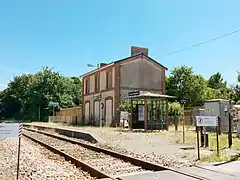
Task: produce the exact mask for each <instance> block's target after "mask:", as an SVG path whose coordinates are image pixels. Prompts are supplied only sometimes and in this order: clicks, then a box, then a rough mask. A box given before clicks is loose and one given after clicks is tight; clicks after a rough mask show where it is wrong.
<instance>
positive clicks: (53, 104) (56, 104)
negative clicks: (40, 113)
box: [48, 101, 59, 106]
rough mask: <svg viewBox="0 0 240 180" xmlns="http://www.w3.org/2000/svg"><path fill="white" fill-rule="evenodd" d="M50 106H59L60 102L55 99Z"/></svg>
mask: <svg viewBox="0 0 240 180" xmlns="http://www.w3.org/2000/svg"><path fill="white" fill-rule="evenodd" d="M48 105H49V106H59V103H58V102H53V101H50V102H49V104H48Z"/></svg>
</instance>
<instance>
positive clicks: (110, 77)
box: [107, 71, 112, 89]
mask: <svg viewBox="0 0 240 180" xmlns="http://www.w3.org/2000/svg"><path fill="white" fill-rule="evenodd" d="M110 88H112V71H108V72H107V89H110Z"/></svg>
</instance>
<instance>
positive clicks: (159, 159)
mask: <svg viewBox="0 0 240 180" xmlns="http://www.w3.org/2000/svg"><path fill="white" fill-rule="evenodd" d="M46 132H49V133H51V134H54V135H57V136H61V137H64V138H69V137H66V136H63V135H59V134H57V133H55V132H53V131H51V130H50V131H46ZM69 139H73V140H76V141H80V142H82V143H86V144H91V145H94V146H97V147H101V148H105V149H109V150H113V151H116V152H119V153H121V154H125V155H129V156H131V157H134V158H139V159H142V160H145V161H149V162H152V163H156V164H159V165H162V166H164V167H169V168H173V169H180V168H183V167H188V166H191V164H193V163H191V162H189V161H186V160H182V159H180V158H179V159H176V158H173V157H169V156H167V155H165V154H157V153H155V152H136V151H132V150H129V149H123V148H121V147H119V146H116V145H113V144H110V143H96V144H92V143H90V142H87V141H84V140H81V139H76V138H69ZM193 160H194V158H193Z"/></svg>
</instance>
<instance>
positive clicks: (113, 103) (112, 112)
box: [82, 47, 167, 126]
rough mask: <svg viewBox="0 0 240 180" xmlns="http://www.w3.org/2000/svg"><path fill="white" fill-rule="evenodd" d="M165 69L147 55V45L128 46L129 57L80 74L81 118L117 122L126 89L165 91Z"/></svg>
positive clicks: (93, 121)
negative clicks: (81, 86) (119, 107)
mask: <svg viewBox="0 0 240 180" xmlns="http://www.w3.org/2000/svg"><path fill="white" fill-rule="evenodd" d="M166 70H167V68H166V67H164V66H163V65H161V64H160V63H158V62H157V61H156V60H154V59H152V58H151V57H149V56H148V49H147V48H140V47H131V56H129V57H126V58H124V59H121V60H117V61H114V62H111V63H109V64H103V63H102V64H100V66H99V68H97V69H95V70H93V71H90V72H88V73H86V74H84V75H82V80H83V81H82V82H83V88H82V96H83V97H82V98H83V117H84V122H85V124H89V123H90V124H91V123H94V124H97V125H99V124H100V122H101V120H102V121H103V122H104V123H105V124H106V126H111V125H115V124H116V123H119V114H120V112H119V111H118V110H117V109H118V106H119V103H120V102H121V99H122V98H124V97H126V96H127V94H128V92H129V91H133V90H139V91H149V92H153V93H158V94H165V72H166Z"/></svg>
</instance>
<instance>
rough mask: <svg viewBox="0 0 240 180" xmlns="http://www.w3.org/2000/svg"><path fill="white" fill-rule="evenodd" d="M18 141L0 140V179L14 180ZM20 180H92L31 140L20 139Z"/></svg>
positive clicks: (13, 139) (86, 174) (14, 139)
mask: <svg viewBox="0 0 240 180" xmlns="http://www.w3.org/2000/svg"><path fill="white" fill-rule="evenodd" d="M17 145H18V139H16V138H12V139H5V140H0V179H1V180H9V179H16V169H17ZM19 179H20V180H21V179H22V180H30V179H32V180H40V179H44V180H47V179H64V180H65V179H66V180H73V179H76V180H77V179H79V180H85V179H94V178H93V177H91V176H90V175H89V174H88V173H86V172H84V171H82V170H81V169H79V168H77V167H75V166H74V165H73V164H71V163H69V162H67V161H65V159H64V158H62V157H61V156H59V155H57V154H54V153H52V152H51V151H49V150H47V149H46V148H44V147H42V146H40V145H38V144H36V143H34V142H33V141H31V140H28V139H26V138H24V137H23V138H22V141H21V155H20V174H19Z"/></svg>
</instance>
